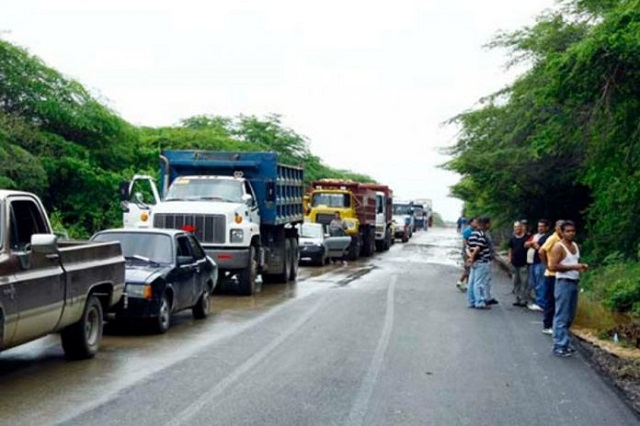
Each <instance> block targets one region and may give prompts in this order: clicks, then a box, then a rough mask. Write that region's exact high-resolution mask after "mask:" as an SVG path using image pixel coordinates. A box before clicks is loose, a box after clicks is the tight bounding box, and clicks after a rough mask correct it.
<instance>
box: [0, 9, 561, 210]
mask: <svg viewBox="0 0 640 426" xmlns="http://www.w3.org/2000/svg"><path fill="white" fill-rule="evenodd" d="M0 4H1V6H0V10H1V11H2V12H1V13H0V31H3V32H4V34H3V35H2V37H4V38H5V39H8V40H10V41H12V42H15V43H17V44H19V45H21V46H23V47H25V48H27V49H28V50H29V51H30V52H31V53H33V54H35V55H37V56H39V57H41V58H42V59H43V60H44V61H45V62H46V63H47V64H49V65H51V66H53V67H54V68H56V69H58V70H59V71H61V72H62V73H64V74H66V75H68V76H70V77H73V78H75V79H77V80H79V81H80V82H81V83H83V84H85V85H86V86H87V87H88V88H89V89H91V90H92V91H93V93H94V94H96V95H98V96H100V97H102V98H103V99H105V100H106V102H107V103H108V105H109V106H111V107H112V108H113V109H115V110H116V111H117V112H118V113H120V114H121V115H122V116H123V117H124V118H125V119H126V120H128V121H130V122H132V123H134V124H137V125H149V126H163V125H172V124H176V123H177V122H178V121H179V120H180V119H182V118H186V117H189V116H192V115H197V114H217V115H225V116H234V115H237V114H240V113H242V114H256V115H265V114H268V113H277V114H281V115H282V116H283V121H284V123H285V124H286V125H287V126H289V127H291V128H293V129H294V130H295V131H296V132H298V133H301V134H303V135H305V136H307V137H308V138H309V140H310V146H311V150H312V151H313V152H314V153H315V154H317V155H319V156H320V157H321V158H322V159H323V160H325V162H326V163H327V164H329V165H330V166H333V167H339V168H348V169H351V170H353V171H357V172H362V173H367V174H369V175H371V176H373V177H374V178H375V179H376V180H378V181H380V182H382V183H386V184H389V185H390V186H392V187H393V189H394V191H395V194H396V197H397V198H431V199H433V202H434V209H435V210H436V211H438V212H440V213H441V214H443V216H444V217H445V218H446V219H451V220H455V219H456V218H457V216H458V214H459V212H460V209H461V202H460V201H458V200H455V199H452V198H449V197H448V193H449V186H451V185H452V184H454V183H455V182H456V181H457V180H458V176H456V175H454V174H452V173H449V172H445V171H442V170H439V169H438V168H437V167H436V166H437V165H438V164H441V163H443V162H444V161H446V157H442V156H441V155H440V154H439V151H440V150H441V148H442V147H445V146H448V145H451V144H452V143H453V142H454V140H455V133H456V129H455V128H453V127H450V126H449V127H447V126H442V123H443V122H444V121H445V120H447V119H448V118H450V117H452V116H454V115H456V114H457V113H460V112H462V111H464V110H467V109H469V108H472V107H473V106H474V105H475V104H476V102H477V100H478V99H479V98H481V97H482V96H485V95H488V94H490V93H492V92H494V91H496V90H498V89H500V88H502V87H503V86H505V85H506V84H508V83H509V81H511V80H512V79H513V77H514V74H513V73H507V72H506V71H505V70H504V67H503V65H504V63H505V61H506V57H505V54H504V52H497V51H496V52H491V51H488V50H486V49H484V48H483V47H482V46H483V44H485V43H487V42H488V41H489V40H490V39H491V38H492V36H493V35H494V34H495V33H496V32H497V31H498V30H500V29H516V28H519V27H521V26H523V25H526V24H531V23H533V22H534V17H535V15H537V14H538V13H539V12H541V11H542V10H544V9H545V8H548V7H551V6H553V4H554V2H553V0H526V1H525V0H480V1H479V0H395V1H385V2H380V1H372V0H367V1H361V0H324V1H322V2H307V1H301V0H271V1H266V0H234V1H229V0H224V1H223V0H209V1H195V0H181V1H166V0H108V1H98V0H96V1H87V0H57V1H52V0H46V1H45V0H41V1H37V0H20V1H9V0H0Z"/></svg>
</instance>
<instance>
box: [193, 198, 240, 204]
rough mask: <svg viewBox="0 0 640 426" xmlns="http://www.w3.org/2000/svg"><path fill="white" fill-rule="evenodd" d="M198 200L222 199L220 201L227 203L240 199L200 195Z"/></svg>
mask: <svg viewBox="0 0 640 426" xmlns="http://www.w3.org/2000/svg"><path fill="white" fill-rule="evenodd" d="M198 200H208V201H215V200H220V201H224V202H225V203H239V201H233V200H230V199H228V198H223V197H198Z"/></svg>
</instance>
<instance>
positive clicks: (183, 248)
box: [176, 237, 193, 257]
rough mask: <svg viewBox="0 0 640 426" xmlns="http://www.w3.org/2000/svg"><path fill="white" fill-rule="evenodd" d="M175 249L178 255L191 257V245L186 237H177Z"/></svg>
mask: <svg viewBox="0 0 640 426" xmlns="http://www.w3.org/2000/svg"><path fill="white" fill-rule="evenodd" d="M176 250H177V251H178V253H177V255H178V257H193V254H192V253H191V245H190V244H189V240H187V237H178V240H177V244H176Z"/></svg>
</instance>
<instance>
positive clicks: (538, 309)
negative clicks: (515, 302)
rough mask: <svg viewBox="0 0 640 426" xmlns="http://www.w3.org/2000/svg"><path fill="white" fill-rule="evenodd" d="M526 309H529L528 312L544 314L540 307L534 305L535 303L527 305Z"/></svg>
mask: <svg viewBox="0 0 640 426" xmlns="http://www.w3.org/2000/svg"><path fill="white" fill-rule="evenodd" d="M527 309H529V310H530V311H536V312H544V309H542V308H541V307H540V306H538V305H536V304H535V303H529V304H528V305H527Z"/></svg>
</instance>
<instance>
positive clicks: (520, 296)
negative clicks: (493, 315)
mask: <svg viewBox="0 0 640 426" xmlns="http://www.w3.org/2000/svg"><path fill="white" fill-rule="evenodd" d="M527 239H528V235H527V234H525V232H524V226H523V225H522V223H520V222H516V223H514V225H513V235H512V236H511V238H510V239H509V251H508V253H507V259H509V264H510V266H511V274H512V275H511V277H512V280H513V293H514V294H515V296H516V301H515V302H514V303H513V306H527V304H528V303H529V300H530V296H529V294H528V293H529V286H528V283H527V249H526V248H525V247H524V245H525V243H526V242H527Z"/></svg>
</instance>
